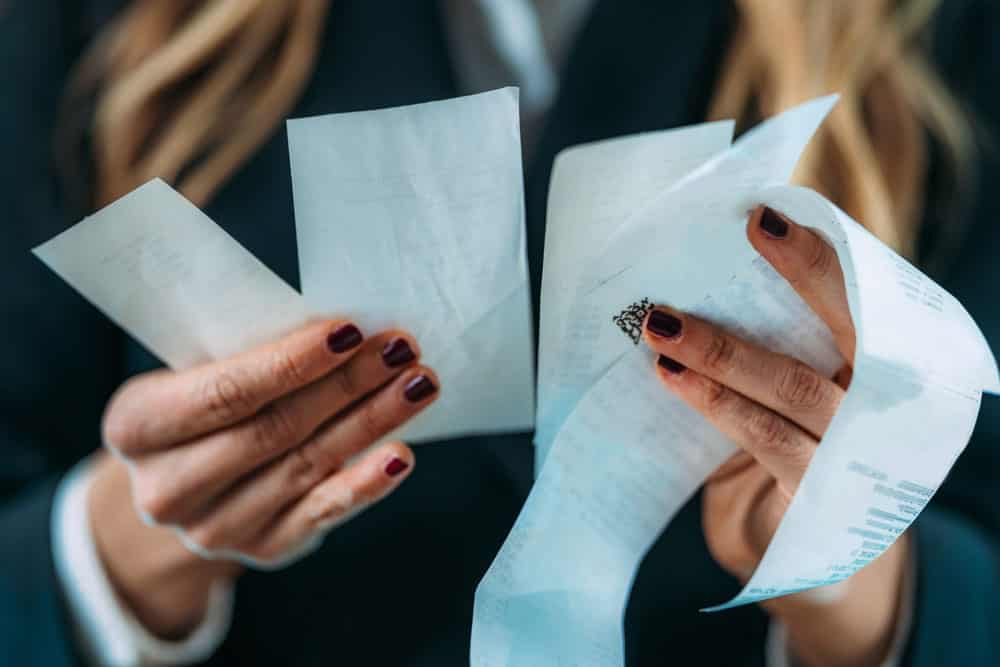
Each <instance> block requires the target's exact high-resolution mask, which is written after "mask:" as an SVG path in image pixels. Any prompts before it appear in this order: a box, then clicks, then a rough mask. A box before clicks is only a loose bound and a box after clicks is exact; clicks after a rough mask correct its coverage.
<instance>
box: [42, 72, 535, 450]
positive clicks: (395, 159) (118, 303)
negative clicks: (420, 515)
mask: <svg viewBox="0 0 1000 667" xmlns="http://www.w3.org/2000/svg"><path fill="white" fill-rule="evenodd" d="M288 134H289V151H290V157H291V171H292V185H293V192H294V204H295V216H296V231H297V237H298V245H299V261H300V267H301V271H300V273H301V276H302V288H303V293H302V294H299V293H298V292H296V291H295V290H294V289H292V288H291V287H290V286H289V285H287V284H286V283H284V282H283V281H282V280H281V279H280V278H279V277H278V276H276V275H275V274H274V273H273V272H271V271H270V270H269V269H268V268H267V267H265V266H264V265H263V264H262V263H261V262H260V261H258V260H257V259H256V258H255V257H254V256H253V255H252V254H251V253H250V252H249V251H247V250H246V249H245V248H243V247H242V246H240V245H239V244H238V243H237V242H236V241H235V240H234V239H233V238H232V237H231V236H229V235H228V234H227V233H226V232H225V231H223V230H222V229H221V228H220V227H219V226H218V225H216V224H215V223H214V222H213V221H212V220H210V219H209V218H208V217H207V216H206V215H205V214H204V213H202V212H201V211H200V210H199V209H198V208H197V207H196V206H194V205H193V204H191V203H190V202H188V201H187V200H185V199H184V198H183V197H182V196H181V195H180V194H178V193H177V192H175V191H174V190H173V189H171V188H170V186H168V185H167V184H166V183H164V182H163V181H160V180H153V181H151V182H149V183H147V184H145V185H143V186H141V187H139V188H138V189H136V190H135V191H133V192H131V193H130V194H128V195H126V196H125V197H123V198H121V199H120V200H118V201H116V202H114V203H112V204H111V205H109V206H107V207H106V208H104V209H102V210H100V211H98V212H97V213H95V214H94V215H92V216H90V217H88V218H86V219H85V220H83V221H82V222H80V223H78V224H77V225H75V226H73V227H71V228H70V229H68V230H66V231H64V232H63V233H61V234H59V235H58V236H57V237H55V238H53V239H51V240H49V241H47V242H46V243H44V244H42V245H40V246H39V247H37V248H35V250H34V252H35V254H36V255H37V256H38V257H39V258H40V259H41V260H42V261H43V262H45V263H46V264H47V265H48V266H49V267H50V268H51V269H52V270H53V271H55V272H56V273H57V274H59V275H60V276H61V277H62V278H63V279H64V280H66V281H67V282H68V283H69V284H70V285H72V286H73V287H74V288H76V289H77V290H78V291H79V292H80V293H81V294H83V296H85V297H86V298H87V299H89V300H90V301H91V302H92V303H94V304H95V305H96V306H97V307H98V308H99V309H101V310H102V311H103V312H104V313H105V314H107V315H108V316H109V317H110V318H111V319H112V320H114V321H115V322H116V323H118V324H119V325H120V326H122V328H124V329H125V330H126V331H128V332H129V333H130V334H131V335H132V336H134V337H135V338H136V339H137V340H138V341H139V342H141V343H142V344H143V345H145V346H146V347H147V348H148V349H149V350H150V351H152V352H153V353H154V354H156V355H157V356H159V357H160V358H161V359H162V360H163V361H164V362H165V363H166V364H167V365H169V366H171V367H173V368H187V367H190V366H193V365H196V364H200V363H204V362H207V361H210V360H213V359H220V358H224V357H228V356H230V355H233V354H235V353H237V352H241V351H243V350H246V349H249V348H251V347H253V346H255V345H259V344H261V343H264V342H268V341H272V340H274V339H276V338H278V337H280V336H281V335H282V334H285V333H288V332H289V331H291V330H292V329H294V328H296V327H298V326H300V325H302V324H303V323H305V322H306V321H308V320H309V319H311V318H317V317H350V318H353V319H354V320H355V321H356V322H358V323H359V324H360V325H361V326H362V328H363V329H364V330H365V331H366V333H369V334H374V333H376V332H377V331H379V330H381V329H384V328H387V327H402V328H405V329H407V330H409V331H411V332H412V333H413V334H414V335H415V337H416V339H417V341H418V343H419V344H420V346H421V350H422V353H423V356H422V361H423V362H424V363H427V364H428V365H430V366H431V367H432V368H434V369H435V371H436V372H437V373H438V375H439V377H440V378H441V389H440V397H439V400H438V401H437V402H436V403H435V405H433V406H431V407H430V408H429V409H428V410H426V411H425V412H424V413H423V414H421V415H420V416H419V417H418V418H417V419H415V420H413V421H412V422H411V423H410V424H408V425H407V426H405V427H404V428H403V429H401V430H400V431H399V432H398V433H395V434H393V437H402V438H406V439H408V440H410V441H423V440H436V439H442V438H450V437H456V436H460V435H467V434H474V433H490V432H503V431H518V430H529V429H530V428H531V427H532V425H533V420H534V378H533V356H534V352H533V344H532V334H531V332H532V326H531V307H530V301H529V298H530V296H529V290H528V270H527V260H526V256H525V229H524V203H523V193H522V169H521V148H520V135H519V129H518V107H517V90H516V89H514V88H505V89H500V90H496V91H492V92H489V93H482V94H479V95H471V96H467V97H461V98H456V99H453V100H446V101H443V102H432V103H426V104H417V105H412V106H407V107H400V108H396V109H383V110H377V111H370V112H360V113H348V114H333V115H329V116H319V117H315V118H307V119H301V120H293V121H290V122H289V128H288ZM289 233H291V230H289Z"/></svg>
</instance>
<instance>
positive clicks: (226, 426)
mask: <svg viewBox="0 0 1000 667" xmlns="http://www.w3.org/2000/svg"><path fill="white" fill-rule="evenodd" d="M418 354H419V352H418V350H417V346H416V343H415V342H414V341H413V339H412V338H411V337H410V336H408V335H407V334H405V333H402V332H398V331H392V332H386V333H383V334H380V335H378V336H375V337H373V338H370V339H368V340H367V341H364V340H363V339H362V335H361V332H360V331H359V330H358V328H357V327H355V326H354V325H353V324H350V323H347V322H342V321H339V322H332V321H325V322H316V323H312V324H309V325H306V326H304V327H303V328H301V329H299V330H297V331H296V332H294V333H292V334H290V335H288V336H286V337H285V338H283V339H281V340H279V341H277V342H275V343H271V344H268V345H264V346H262V347H259V348H256V349H254V350H251V351H249V352H246V353H243V354H240V355H238V356H236V357H233V358H231V359H226V360H223V361H218V362H214V363H209V364H206V365H204V366H200V367H197V368H193V369H190V370H185V371H180V372H173V371H166V370H160V371H154V372H151V373H147V374H144V375H140V376H137V377H136V378H133V379H132V380H130V381H128V382H126V383H125V384H124V385H123V386H122V387H121V388H120V389H119V391H118V392H117V393H116V394H115V396H114V397H113V398H112V399H111V401H110V403H109V405H108V409H107V412H106V414H105V418H104V441H105V443H106V445H107V446H108V447H109V448H110V449H111V450H112V451H113V452H114V453H115V454H117V455H118V456H117V457H104V458H103V459H102V460H101V462H100V463H99V464H98V471H97V474H96V477H95V478H94V481H93V484H92V487H91V492H90V501H89V509H90V517H91V524H92V528H93V532H94V535H95V541H96V543H97V546H98V551H99V552H100V555H101V557H102V560H103V562H104V565H105V567H106V569H107V570H108V572H109V574H110V577H111V579H112V581H113V583H114V584H115V586H116V589H117V591H118V593H119V595H120V596H121V597H122V598H123V599H124V601H125V602H126V603H127V604H128V605H129V607H130V608H131V609H132V610H133V612H135V613H136V615H137V616H138V618H139V620H140V621H142V622H143V623H144V624H145V625H146V626H147V627H148V628H149V629H151V630H152V631H154V632H157V633H158V634H161V635H176V634H178V633H183V631H184V630H185V629H189V628H190V626H191V625H192V624H193V623H196V622H197V619H198V618H200V612H201V610H202V609H203V608H204V604H205V601H206V599H207V594H208V588H209V586H210V585H211V583H212V582H213V581H215V580H216V579H218V578H219V577H229V576H233V575H234V573H235V572H238V571H239V567H238V566H234V565H233V563H232V562H225V561H226V560H229V561H231V560H234V559H235V560H239V561H242V562H243V563H249V564H252V565H260V566H265V567H267V566H277V565H281V564H283V563H285V562H287V561H289V560H290V559H292V558H294V557H296V556H298V555H301V554H302V553H304V552H305V551H307V550H308V548H309V547H310V546H311V545H313V544H316V543H318V539H319V538H320V537H321V536H322V534H323V533H324V532H325V531H327V530H329V529H330V528H332V527H333V526H335V525H337V524H338V523H341V522H343V521H345V520H347V519H348V518H350V517H352V516H354V515H355V514H357V513H358V512H360V511H361V510H363V509H364V508H366V507H368V506H369V505H371V504H372V503H374V502H377V501H378V500H380V499H382V498H384V497H385V496H386V495H387V494H389V493H390V492H392V491H393V490H394V489H395V488H396V487H397V486H398V485H399V483H400V482H401V481H402V480H403V479H405V477H406V476H407V474H408V473H409V471H410V470H412V467H413V452H412V451H411V450H410V449H409V448H408V447H407V446H406V445H404V444H403V443H400V442H390V443H386V444H383V445H380V446H378V447H375V448H373V449H371V450H369V451H366V450H368V448H369V447H370V446H371V445H372V444H374V443H376V442H377V441H379V440H380V439H381V438H382V437H384V436H385V435H386V434H388V433H390V432H391V431H393V430H395V429H396V428H397V427H399V426H400V425H402V424H403V423H405V422H406V421H407V420H409V419H410V418H412V417H413V416H414V415H416V414H417V413H418V412H420V411H421V410H423V409H424V408H425V407H427V406H428V405H429V404H430V403H431V402H433V400H434V398H435V397H436V395H437V390H438V380H437V377H436V376H435V375H434V373H433V372H432V371H431V370H430V369H428V368H425V367H422V366H419V365H418V364H417V357H418ZM359 454H360V456H359V457H358V458H357V460H353V461H352V462H351V463H350V464H348V461H349V460H351V459H353V457H355V456H356V455H359ZM123 462H124V463H123ZM129 482H130V485H129ZM129 487H131V488H130V492H131V502H130V501H129V499H128V498H127V497H125V496H126V495H127V494H128V493H129ZM123 507H125V508H127V509H126V510H124V511H123ZM136 509H137V510H138V511H139V512H140V513H141V514H142V515H143V518H144V519H145V522H143V521H140V520H139V517H137V516H136V511H135V510H136ZM128 513H131V517H129V516H128V515H127V514H128ZM150 524H152V525H150ZM164 527H169V528H164ZM179 538H180V539H179ZM181 541H183V542H185V543H186V544H187V546H188V547H189V548H190V549H191V550H193V551H195V552H200V553H201V554H202V556H206V555H211V556H222V557H223V561H221V562H220V561H217V560H205V559H203V558H199V557H198V556H196V555H194V554H192V553H190V551H189V550H188V549H184V548H183V547H181V545H180V542H181ZM178 598H180V599H178ZM184 626H188V627H187V628H185V627H184Z"/></svg>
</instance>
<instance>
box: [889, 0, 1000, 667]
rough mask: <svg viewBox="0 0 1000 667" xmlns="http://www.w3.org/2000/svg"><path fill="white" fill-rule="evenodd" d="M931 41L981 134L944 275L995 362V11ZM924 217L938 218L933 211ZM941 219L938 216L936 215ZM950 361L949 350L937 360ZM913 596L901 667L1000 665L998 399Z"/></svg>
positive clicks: (921, 522)
mask: <svg viewBox="0 0 1000 667" xmlns="http://www.w3.org/2000/svg"><path fill="white" fill-rule="evenodd" d="M941 12H942V14H941V16H940V19H941V24H940V27H939V29H938V30H937V34H936V35H935V51H936V54H937V60H938V62H939V63H940V67H941V70H942V72H943V73H944V76H945V78H946V80H947V82H948V83H949V84H950V86H951V88H952V90H953V91H954V92H955V93H956V94H957V95H958V96H959V99H960V100H961V101H962V102H963V104H964V106H965V108H966V110H967V111H968V112H970V113H971V115H972V118H973V123H974V125H975V129H976V132H977V135H978V139H979V141H978V144H979V148H978V155H977V156H976V162H977V168H976V172H977V176H978V178H977V182H976V183H975V184H973V187H974V191H973V193H972V195H971V196H970V198H969V201H968V205H967V206H966V208H965V214H964V217H965V219H964V220H960V219H948V218H947V217H946V216H945V215H943V214H942V219H941V220H939V221H938V222H939V223H940V224H946V225H955V224H962V223H965V225H964V226H965V227H966V231H965V233H964V239H963V241H962V243H961V246H960V248H961V249H960V251H959V252H958V254H957V256H956V257H955V258H954V260H953V261H952V262H950V268H948V269H947V270H946V271H945V272H944V274H943V275H942V276H939V279H940V280H941V282H942V284H943V285H944V287H946V288H947V289H948V290H949V291H951V292H952V293H953V294H955V295H956V296H957V297H958V299H959V300H960V301H961V302H962V303H963V305H965V306H966V308H967V309H968V310H969V312H970V313H971V314H972V316H973V317H974V318H975V319H976V321H977V323H978V324H979V325H980V327H981V328H982V330H983V333H984V334H985V335H986V338H987V340H988V341H989V343H990V346H991V347H992V349H993V351H994V353H995V354H996V353H1000V300H998V293H997V284H998V279H1000V273H998V271H1000V268H998V266H1000V265H998V263H997V258H998V254H997V253H998V252H1000V199H998V198H997V197H996V194H995V188H996V187H997V185H1000V143H998V142H997V141H996V140H997V138H998V137H1000V134H998V132H1000V90H998V88H997V84H998V83H1000V44H998V42H997V41H996V39H995V36H996V33H997V31H998V29H1000V5H998V4H997V3H995V2H992V1H991V0H975V1H973V0H967V1H964V2H948V3H942V7H941ZM929 210H930V212H931V214H932V215H934V213H935V211H934V210H933V207H931V208H930V209H929ZM939 214H940V212H939ZM941 353H942V354H947V351H946V350H942V351H941ZM914 537H915V539H914V543H915V544H916V548H917V554H916V556H917V557H916V562H917V568H918V572H917V588H916V607H915V610H914V611H915V615H914V625H913V628H912V630H911V635H910V641H909V646H908V648H907V653H906V656H907V659H906V661H905V662H904V664H906V665H912V666H913V667H925V666H926V667H930V666H931V665H997V664H1000V397H993V396H984V397H983V404H982V408H981V411H980V415H979V420H978V422H977V425H976V429H975V432H974V433H973V436H972V439H971V441H970V443H969V445H968V447H967V448H966V450H965V452H964V453H963V454H962V455H961V456H960V457H959V459H958V461H957V463H956V465H955V467H954V468H953V470H952V472H951V474H950V475H949V477H948V479H947V480H945V483H944V484H943V485H942V487H941V488H940V489H939V491H938V493H937V495H936V496H935V498H934V500H933V501H932V502H931V503H930V505H929V506H928V508H927V509H926V510H925V511H924V512H923V514H922V515H921V516H920V517H919V518H918V519H917V522H916V523H915V529H914Z"/></svg>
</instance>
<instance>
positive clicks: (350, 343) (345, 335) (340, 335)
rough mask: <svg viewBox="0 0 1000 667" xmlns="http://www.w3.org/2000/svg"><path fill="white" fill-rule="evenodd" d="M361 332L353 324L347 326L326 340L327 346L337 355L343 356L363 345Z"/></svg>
mask: <svg viewBox="0 0 1000 667" xmlns="http://www.w3.org/2000/svg"><path fill="white" fill-rule="evenodd" d="M362 338H363V336H362V335H361V330H360V329H358V328H357V327H356V326H354V325H353V324H345V325H344V326H342V327H340V328H339V329H337V330H336V331H334V332H333V333H331V334H330V335H329V336H327V338H326V344H327V346H329V348H330V350H331V351H332V352H334V353H335V354H342V353H344V352H347V351H348V350H351V349H354V348H356V347H357V346H358V345H361V340H362Z"/></svg>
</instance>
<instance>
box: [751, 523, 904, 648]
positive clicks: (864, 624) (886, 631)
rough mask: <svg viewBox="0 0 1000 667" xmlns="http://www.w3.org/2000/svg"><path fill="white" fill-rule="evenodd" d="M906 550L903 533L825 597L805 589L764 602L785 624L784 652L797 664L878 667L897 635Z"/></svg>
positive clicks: (765, 606)
mask: <svg viewBox="0 0 1000 667" xmlns="http://www.w3.org/2000/svg"><path fill="white" fill-rule="evenodd" d="M909 549H910V545H909V537H908V535H907V534H904V535H902V536H901V537H900V539H898V540H897V541H896V543H895V544H893V546H892V547H890V548H889V549H888V550H886V552H885V553H884V554H882V556H881V557H880V558H878V559H877V560H876V561H874V562H873V563H872V564H870V565H869V566H868V567H866V568H864V569H862V570H860V571H859V572H857V573H855V574H854V575H853V576H852V577H851V578H850V579H847V580H846V581H844V582H841V583H840V584H837V589H835V590H830V591H829V593H830V594H829V595H817V594H816V591H807V592H805V593H799V594H797V595H789V596H786V597H782V598H778V599H775V600H770V601H767V602H765V603H763V605H762V606H763V607H764V608H765V610H766V611H767V612H768V613H769V614H771V615H772V616H773V617H774V618H776V619H777V620H778V621H780V622H781V623H782V625H784V626H785V630H786V632H787V637H788V646H787V648H788V650H789V652H790V653H791V654H792V655H794V656H795V658H796V660H797V661H798V663H797V664H802V665H808V666H813V665H816V666H818V665H824V666H827V665H845V666H847V665H850V666H851V667H866V666H869V665H870V666H871V667H878V666H879V665H882V664H883V663H884V662H885V660H886V659H887V657H888V656H889V655H890V653H891V651H892V649H893V641H894V639H895V638H896V635H897V634H898V633H897V627H898V626H899V622H900V616H901V613H900V609H901V601H902V597H903V580H904V576H905V573H906V570H907V567H908V560H909ZM830 588H831V589H832V588H833V587H830ZM819 590H821V591H822V590H826V589H819Z"/></svg>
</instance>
